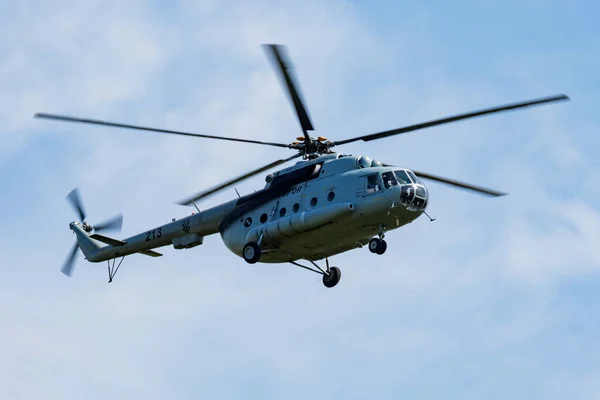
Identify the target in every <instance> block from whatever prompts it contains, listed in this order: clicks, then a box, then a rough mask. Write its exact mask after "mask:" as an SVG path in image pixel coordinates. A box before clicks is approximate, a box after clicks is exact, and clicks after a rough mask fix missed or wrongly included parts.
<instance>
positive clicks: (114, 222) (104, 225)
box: [93, 214, 123, 232]
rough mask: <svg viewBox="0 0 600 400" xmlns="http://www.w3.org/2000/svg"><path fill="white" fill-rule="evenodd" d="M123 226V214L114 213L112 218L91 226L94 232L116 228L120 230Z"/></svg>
mask: <svg viewBox="0 0 600 400" xmlns="http://www.w3.org/2000/svg"><path fill="white" fill-rule="evenodd" d="M122 227H123V214H118V215H115V216H114V217H112V218H109V219H107V220H106V221H102V222H100V223H99V224H96V225H94V226H93V228H94V231H95V232H100V231H104V230H118V231H120V230H121V228H122Z"/></svg>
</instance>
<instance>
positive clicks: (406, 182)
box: [366, 169, 428, 211]
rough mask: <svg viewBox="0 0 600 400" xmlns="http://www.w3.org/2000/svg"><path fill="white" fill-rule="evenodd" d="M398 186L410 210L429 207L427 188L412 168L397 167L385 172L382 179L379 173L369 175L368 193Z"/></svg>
mask: <svg viewBox="0 0 600 400" xmlns="http://www.w3.org/2000/svg"><path fill="white" fill-rule="evenodd" d="M381 182H383V185H382V186H383V187H381ZM396 186H400V200H401V202H402V204H404V205H405V206H406V207H407V208H408V209H409V210H413V211H417V210H424V209H425V208H426V207H427V197H428V193H427V189H426V188H425V185H423V182H421V180H420V179H419V178H418V177H417V176H416V175H415V174H414V172H412V171H411V170H408V169H397V170H394V171H386V172H383V173H381V181H380V180H379V173H373V174H369V175H367V188H366V189H367V195H368V194H371V193H376V192H378V191H380V190H382V189H384V190H385V189H390V188H392V187H396Z"/></svg>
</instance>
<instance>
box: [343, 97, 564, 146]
mask: <svg viewBox="0 0 600 400" xmlns="http://www.w3.org/2000/svg"><path fill="white" fill-rule="evenodd" d="M561 100H569V97H568V96H567V95H564V94H560V95H556V96H550V97H544V98H541V99H535V100H528V101H524V102H520V103H513V104H507V105H504V106H498V107H493V108H487V109H485V110H480V111H473V112H469V113H465V114H458V115H454V116H451V117H447V118H441V119H436V120H433V121H429V122H423V123H421V124H416V125H410V126H405V127H403V128H398V129H392V130H389V131H384V132H379V133H373V134H370V135H364V136H358V137H355V138H351V139H345V140H339V141H337V142H334V143H333V145H334V146H339V145H341V144H346V143H351V142H356V141H358V140H362V141H365V142H368V141H371V140H377V139H383V138H385V137H388V136H394V135H399V134H401V133H407V132H412V131H416V130H419V129H424V128H429V127H432V126H436V125H442V124H447V123H450V122H455V121H460V120H463V119H468V118H474V117H479V116H482V115H488V114H493V113H497V112H501V111H508V110H516V109H518V108H523V107H529V106H534V105H539V104H545V103H551V102H554V101H561Z"/></svg>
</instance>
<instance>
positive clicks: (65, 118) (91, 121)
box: [34, 113, 288, 147]
mask: <svg viewBox="0 0 600 400" xmlns="http://www.w3.org/2000/svg"><path fill="white" fill-rule="evenodd" d="M34 117H35V118H45V119H52V120H58V121H67V122H79V123H83V124H92V125H105V126H113V127H117V128H127V129H137V130H140V131H150V132H159V133H169V134H172V135H182V136H194V137H200V138H208V139H219V140H229V141H232V142H242V143H254V144H262V145H265V146H275V147H288V145H287V144H284V143H273V142H261V141H259V140H250V139H239V138H231V137H225V136H214V135H203V134H200V133H189V132H180V131H171V130H167V129H157V128H148V127H145V126H137V125H129V124H120V123H116V122H108V121H100V120H96V119H87V118H76V117H69V116H66V115H57V114H46V113H37V114H35V115H34Z"/></svg>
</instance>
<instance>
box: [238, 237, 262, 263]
mask: <svg viewBox="0 0 600 400" xmlns="http://www.w3.org/2000/svg"><path fill="white" fill-rule="evenodd" d="M260 254H261V253H260V246H259V244H258V243H256V242H248V243H246V245H245V246H244V250H243V251H242V255H243V256H244V260H246V262H247V263H248V264H255V263H256V262H258V260H260Z"/></svg>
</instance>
